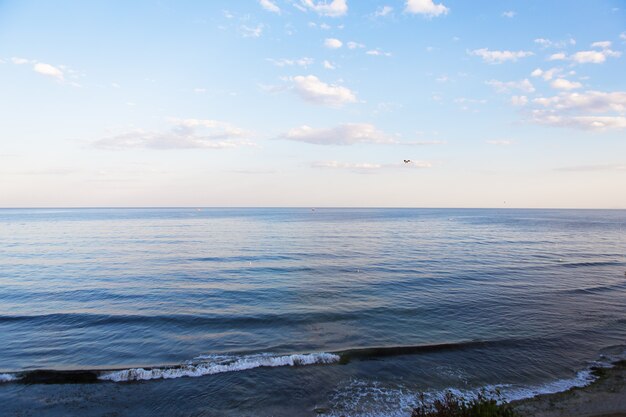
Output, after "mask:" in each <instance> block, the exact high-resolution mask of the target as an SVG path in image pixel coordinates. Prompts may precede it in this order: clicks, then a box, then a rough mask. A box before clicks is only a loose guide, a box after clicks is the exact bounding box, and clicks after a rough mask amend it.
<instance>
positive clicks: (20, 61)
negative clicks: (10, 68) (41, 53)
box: [11, 56, 30, 65]
mask: <svg viewBox="0 0 626 417" xmlns="http://www.w3.org/2000/svg"><path fill="white" fill-rule="evenodd" d="M11 62H13V63H14V64H15V65H24V64H28V63H30V60H29V59H26V58H20V57H16V56H14V57H12V58H11Z"/></svg>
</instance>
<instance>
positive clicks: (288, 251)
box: [0, 209, 626, 417]
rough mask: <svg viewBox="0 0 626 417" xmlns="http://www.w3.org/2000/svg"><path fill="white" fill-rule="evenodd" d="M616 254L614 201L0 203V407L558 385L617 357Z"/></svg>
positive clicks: (96, 408)
mask: <svg viewBox="0 0 626 417" xmlns="http://www.w3.org/2000/svg"><path fill="white" fill-rule="evenodd" d="M625 271H626V211H623V210H512V209H510V210H487V209H485V210H482V209H463V210H461V209H317V210H311V209H202V210H197V209H36V210H35V209H2V210H0V404H1V405H0V414H2V415H10V416H13V415H15V416H17V415H19V416H31V415H32V416H39V415H58V416H70V415H80V416H92V415H93V416H101V415H133V416H154V415H168V416H281V417H282V416H314V415H316V414H318V413H319V414H321V415H323V416H342V415H343V416H408V415H409V414H410V408H411V405H412V404H415V401H416V396H417V395H418V393H420V392H425V393H426V394H427V396H436V395H438V394H439V393H441V392H442V391H443V390H445V389H449V388H450V389H457V390H460V391H462V392H467V393H471V392H476V390H479V389H481V387H494V386H496V387H499V388H500V389H501V390H502V392H503V394H504V395H505V397H507V398H509V399H513V398H520V397H524V396H531V395H533V394H536V393H539V392H554V391H559V390H564V389H567V388H568V387H571V386H574V385H584V384H586V383H588V382H589V380H590V378H591V377H590V374H589V367H590V366H592V365H594V364H596V363H608V362H610V361H611V360H614V359H616V358H619V357H624V355H625V353H626V275H625ZM37 370H50V371H53V372H37ZM66 371H77V372H66ZM77 381H82V383H76V382H77ZM44 382H65V383H63V384H58V383H57V384H46V383H44Z"/></svg>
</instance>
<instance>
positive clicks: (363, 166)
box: [311, 161, 383, 171]
mask: <svg viewBox="0 0 626 417" xmlns="http://www.w3.org/2000/svg"><path fill="white" fill-rule="evenodd" d="M311 167H313V168H332V169H350V170H353V171H371V170H378V169H381V168H383V165H382V164H372V163H367V162H361V163H350V162H339V161H320V162H314V163H313V164H311Z"/></svg>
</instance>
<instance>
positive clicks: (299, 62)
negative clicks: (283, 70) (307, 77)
mask: <svg viewBox="0 0 626 417" xmlns="http://www.w3.org/2000/svg"><path fill="white" fill-rule="evenodd" d="M267 60H268V61H269V62H271V63H272V64H274V65H276V66H277V67H293V66H298V67H305V68H306V67H308V66H309V65H313V63H314V62H315V60H314V59H313V58H307V57H303V58H297V59H286V58H282V59H272V58H267Z"/></svg>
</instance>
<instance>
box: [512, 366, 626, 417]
mask: <svg viewBox="0 0 626 417" xmlns="http://www.w3.org/2000/svg"><path fill="white" fill-rule="evenodd" d="M594 372H595V373H596V375H597V376H598V377H599V378H598V379H597V380H596V381H595V382H594V383H592V384H591V385H589V386H587V387H584V388H573V389H571V390H569V391H565V392H560V393H557V394H548V395H540V396H537V397H534V398H530V399H528V400H522V401H516V402H514V403H513V405H514V406H515V408H516V410H517V411H518V412H519V414H520V415H521V416H524V417H626V361H621V362H618V363H617V364H615V366H614V367H613V368H610V369H604V368H602V369H596V370H595V371H594Z"/></svg>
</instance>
